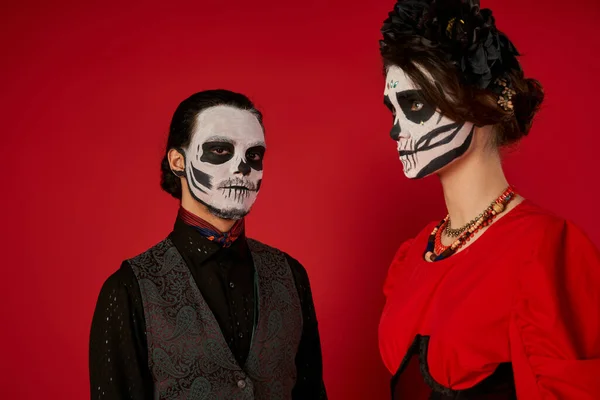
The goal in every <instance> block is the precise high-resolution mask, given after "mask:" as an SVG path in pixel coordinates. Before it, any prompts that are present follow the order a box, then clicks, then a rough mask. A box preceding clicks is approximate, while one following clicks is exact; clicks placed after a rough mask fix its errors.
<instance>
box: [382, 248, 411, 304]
mask: <svg viewBox="0 0 600 400" xmlns="http://www.w3.org/2000/svg"><path fill="white" fill-rule="evenodd" d="M412 243H413V239H409V240H407V241H405V242H404V243H402V244H401V245H400V248H399V249H398V251H396V255H395V256H394V259H393V260H392V263H391V264H390V268H389V269H388V272H387V276H386V278H385V282H384V284H383V294H384V295H385V297H388V296H389V295H390V293H392V292H393V290H394V285H395V284H396V282H398V280H399V279H402V276H403V275H405V274H406V272H407V266H406V265H404V257H405V256H406V253H407V252H408V249H409V248H410V246H411V245H412Z"/></svg>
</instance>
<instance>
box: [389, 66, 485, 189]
mask: <svg viewBox="0 0 600 400" xmlns="http://www.w3.org/2000/svg"><path fill="white" fill-rule="evenodd" d="M384 103H385V105H386V106H387V107H388V108H389V109H390V111H391V112H392V114H393V115H394V125H393V127H392V130H391V132H390V136H391V137H392V139H393V140H394V141H395V142H397V144H398V154H399V156H400V161H402V165H403V167H404V174H405V175H406V176H407V177H408V178H423V177H425V176H428V175H431V174H433V173H435V172H436V171H439V170H440V169H441V168H443V167H445V166H446V165H448V164H450V163H451V162H452V161H454V160H456V159H457V158H459V157H460V156H462V155H463V154H465V152H466V151H467V150H468V149H469V146H470V145H471V140H472V138H473V132H474V130H475V126H474V125H473V124H472V123H470V122H464V123H458V122H455V121H452V120H451V119H449V118H447V117H445V116H443V115H442V114H441V113H440V112H439V111H437V110H436V107H435V106H434V105H430V104H427V102H426V101H425V99H424V97H423V95H422V92H421V90H420V89H418V88H417V87H416V86H415V84H414V83H413V82H412V81H411V80H410V78H408V77H407V76H406V74H405V73H404V71H402V69H400V68H398V67H396V66H392V67H390V68H389V69H388V72H387V75H386V85H385V92H384Z"/></svg>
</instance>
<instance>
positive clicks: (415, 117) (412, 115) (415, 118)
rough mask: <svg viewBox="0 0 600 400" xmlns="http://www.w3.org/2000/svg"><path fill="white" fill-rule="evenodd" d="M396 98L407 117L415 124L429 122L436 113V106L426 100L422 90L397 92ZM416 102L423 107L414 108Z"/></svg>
mask: <svg viewBox="0 0 600 400" xmlns="http://www.w3.org/2000/svg"><path fill="white" fill-rule="evenodd" d="M396 99H397V100H398V105H399V106H400V108H401V109H402V112H403V113H404V115H405V116H406V118H407V119H408V120H409V121H411V122H414V123H415V124H420V123H421V122H427V121H429V119H430V118H431V117H432V116H433V114H435V110H436V107H432V106H431V105H430V104H428V103H427V102H426V101H425V98H424V97H423V92H422V91H421V90H405V91H402V92H398V93H396ZM416 103H420V104H421V107H420V108H418V109H417V110H415V109H413V106H414V105H415V104H416Z"/></svg>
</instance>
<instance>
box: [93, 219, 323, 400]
mask: <svg viewBox="0 0 600 400" xmlns="http://www.w3.org/2000/svg"><path fill="white" fill-rule="evenodd" d="M170 239H171V240H172V241H173V243H174V244H175V246H176V247H177V249H178V251H179V252H180V253H181V255H182V257H183V258H184V260H185V262H186V264H187V265H188V267H189V268H190V271H191V273H192V276H193V278H194V280H195V282H196V284H197V286H198V288H199V289H200V291H201V293H202V296H203V297H204V299H205V301H206V302H207V304H208V305H209V307H210V309H211V311H212V312H213V314H214V316H215V318H216V320H217V322H218V323H219V327H220V328H221V331H222V333H223V336H224V337H225V339H226V341H227V344H228V346H229V347H230V349H231V351H232V353H233V354H234V356H235V358H236V360H237V361H238V363H239V364H241V365H243V364H244V362H245V359H246V357H247V355H248V352H249V349H250V340H251V338H252V330H253V326H254V318H255V315H254V314H255V311H254V310H255V298H254V297H255V295H254V269H253V263H252V256H251V254H250V252H249V250H248V247H247V242H246V239H245V238H244V237H243V236H242V237H241V238H240V239H238V240H237V241H236V242H235V243H234V244H233V245H232V246H231V247H230V248H226V249H224V248H221V247H220V246H219V245H217V244H215V243H213V242H210V241H208V240H207V239H205V238H204V237H202V236H201V235H200V234H199V233H198V232H197V231H195V230H194V229H193V228H191V227H189V226H188V225H186V224H184V223H183V222H181V221H180V220H178V221H177V222H176V224H175V229H174V231H173V232H172V233H171V235H170ZM287 260H288V263H289V265H290V267H291V269H292V273H293V277H294V282H295V284H296V288H297V290H298V294H299V297H300V302H301V306H302V316H303V331H302V336H301V341H300V344H299V348H298V352H297V355H296V368H297V383H296V385H295V387H294V389H293V394H292V398H293V399H326V398H327V396H326V393H325V386H324V384H323V379H322V357H321V345H320V338H319V331H318V323H317V318H316V313H315V309H314V303H313V299H312V293H311V290H310V283H309V279H308V275H307V273H306V270H305V269H304V268H303V267H302V265H301V264H300V263H299V262H298V261H296V260H295V259H293V258H291V257H289V256H287ZM89 363H90V385H91V386H90V388H91V399H92V400H94V399H104V400H121V399H132V400H137V399H152V398H153V396H154V389H153V387H154V384H153V380H152V375H151V372H150V370H149V368H148V348H147V341H146V326H145V320H144V311H143V306H142V301H141V294H140V290H139V286H138V283H137V280H136V279H135V276H134V274H133V271H132V269H131V266H130V265H129V264H128V263H127V262H125V263H123V264H122V265H121V268H120V269H119V270H118V271H117V272H115V273H114V274H113V275H112V276H111V277H109V278H108V279H107V281H106V282H105V284H104V286H103V287H102V290H101V292H100V295H99V297H98V302H97V305H96V310H95V312H94V317H93V322H92V329H91V335H90V354H89Z"/></svg>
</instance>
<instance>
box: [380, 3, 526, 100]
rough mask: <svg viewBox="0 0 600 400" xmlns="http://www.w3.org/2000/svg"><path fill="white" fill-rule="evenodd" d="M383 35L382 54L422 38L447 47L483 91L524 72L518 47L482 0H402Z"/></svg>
mask: <svg viewBox="0 0 600 400" xmlns="http://www.w3.org/2000/svg"><path fill="white" fill-rule="evenodd" d="M381 33H382V34H383V40H381V41H380V45H381V50H382V52H385V51H386V50H387V49H388V47H391V48H402V46H407V45H408V43H413V42H414V40H415V38H419V39H420V42H421V44H423V45H426V46H431V47H438V48H440V49H442V50H443V51H444V53H445V54H446V55H447V56H448V57H449V58H450V60H452V61H453V62H454V63H455V64H456V66H457V68H459V70H460V71H461V73H462V75H463V77H464V79H465V81H466V83H467V84H472V85H476V86H478V87H480V88H484V89H485V88H488V87H489V86H490V84H491V83H493V82H494V81H495V80H496V79H497V78H500V77H502V76H504V75H505V74H506V73H507V72H508V71H510V70H513V69H520V66H519V63H518V61H517V58H516V57H517V56H518V55H519V53H518V51H517V49H516V48H515V46H514V45H513V44H512V43H511V42H510V40H509V39H508V38H507V37H506V36H505V35H504V34H503V33H502V32H500V31H498V29H497V28H496V23H495V20H494V17H493V15H492V11H491V10H489V9H483V10H482V9H480V7H479V0H398V1H397V3H396V5H395V6H394V10H393V11H392V12H390V13H389V16H388V18H387V19H386V20H385V21H384V23H383V26H382V28H381Z"/></svg>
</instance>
